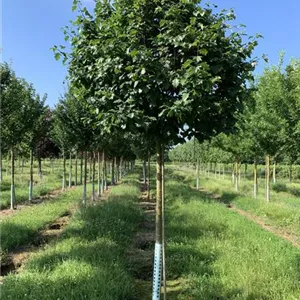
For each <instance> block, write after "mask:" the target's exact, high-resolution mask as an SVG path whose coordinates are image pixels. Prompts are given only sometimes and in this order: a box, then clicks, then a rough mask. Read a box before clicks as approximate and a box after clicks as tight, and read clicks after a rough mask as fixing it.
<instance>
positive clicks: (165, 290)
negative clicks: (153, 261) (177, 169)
mask: <svg viewBox="0 0 300 300" xmlns="http://www.w3.org/2000/svg"><path fill="white" fill-rule="evenodd" d="M161 157H162V166H161V178H162V192H161V195H162V197H161V198H162V200H161V214H162V221H161V223H162V274H163V287H164V288H163V290H164V300H166V299H167V276H166V232H165V161H164V147H162V151H161ZM198 170H199V168H198Z"/></svg>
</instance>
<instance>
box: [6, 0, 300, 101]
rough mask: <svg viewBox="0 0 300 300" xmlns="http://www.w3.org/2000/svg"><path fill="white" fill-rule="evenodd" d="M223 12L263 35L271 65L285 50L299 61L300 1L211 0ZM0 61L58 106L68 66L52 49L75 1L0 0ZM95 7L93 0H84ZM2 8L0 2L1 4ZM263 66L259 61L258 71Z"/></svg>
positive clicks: (263, 51)
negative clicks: (226, 10)
mask: <svg viewBox="0 0 300 300" xmlns="http://www.w3.org/2000/svg"><path fill="white" fill-rule="evenodd" d="M206 2H211V3H214V4H217V5H218V6H219V8H225V9H230V8H233V9H234V11H235V14H236V16H237V19H236V23H237V24H245V25H246V29H245V31H246V33H247V34H248V35H255V34H256V33H260V34H262V35H263V37H264V38H263V39H260V40H259V45H258V46H257V48H256V50H255V52H254V56H257V57H259V58H260V57H261V56H262V54H266V55H267V56H268V58H269V62H270V63H271V64H277V63H278V58H279V52H280V51H284V52H285V63H287V62H288V61H289V60H290V59H291V58H292V57H295V58H297V57H298V58H300V51H299V49H300V38H299V37H300V18H299V11H300V1H299V0H285V1H282V0H251V1H250V0H211V1H203V3H206ZM0 3H2V8H1V22H0V23H1V24H0V26H1V27H0V33H1V37H0V48H1V49H2V52H1V56H2V57H1V60H2V61H6V62H9V63H11V64H12V68H13V69H14V70H15V72H16V74H17V76H18V77H23V78H25V79H26V80H27V81H28V82H31V83H33V85H34V87H35V88H36V91H37V93H40V94H41V95H43V94H44V93H47V94H48V99H47V104H48V105H50V106H51V107H54V106H55V104H56V103H57V102H58V99H59V97H60V95H62V94H63V93H64V90H65V86H64V84H63V82H64V79H65V77H66V75H67V71H66V67H65V66H63V65H62V63H61V62H60V61H58V62H57V61H56V60H55V59H54V55H53V52H52V51H51V50H50V48H51V47H53V46H54V45H60V44H64V43H65V42H64V36H63V33H62V31H61V28H62V27H64V26H66V25H68V24H69V21H70V20H73V19H74V18H75V17H76V15H75V13H72V9H71V8H72V0H0ZM83 3H84V4H85V5H86V6H87V7H88V8H90V9H91V8H92V6H93V0H83ZM0 5H1V4H0ZM264 67H265V63H264V62H263V60H260V62H259V64H258V66H257V70H256V73H257V74H258V75H259V74H261V73H262V71H263V69H264Z"/></svg>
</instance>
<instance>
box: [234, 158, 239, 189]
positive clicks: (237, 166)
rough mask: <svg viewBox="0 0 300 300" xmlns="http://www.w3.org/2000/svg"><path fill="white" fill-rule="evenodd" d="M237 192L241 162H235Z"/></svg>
mask: <svg viewBox="0 0 300 300" xmlns="http://www.w3.org/2000/svg"><path fill="white" fill-rule="evenodd" d="M235 191H236V192H238V191H239V162H238V161H237V160H236V161H235Z"/></svg>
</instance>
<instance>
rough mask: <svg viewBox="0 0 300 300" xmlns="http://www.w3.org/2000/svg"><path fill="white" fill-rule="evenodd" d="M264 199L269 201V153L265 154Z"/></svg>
mask: <svg viewBox="0 0 300 300" xmlns="http://www.w3.org/2000/svg"><path fill="white" fill-rule="evenodd" d="M266 201H268V202H269V201H270V155H268V154H267V155H266Z"/></svg>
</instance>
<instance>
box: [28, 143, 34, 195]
mask: <svg viewBox="0 0 300 300" xmlns="http://www.w3.org/2000/svg"><path fill="white" fill-rule="evenodd" d="M32 190H33V151H32V149H31V150H30V158H29V198H28V200H29V201H32Z"/></svg>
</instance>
